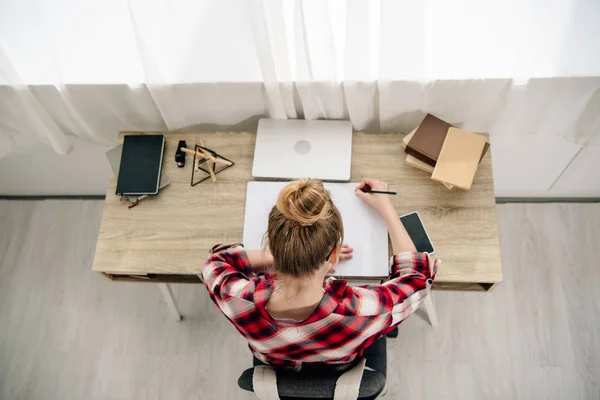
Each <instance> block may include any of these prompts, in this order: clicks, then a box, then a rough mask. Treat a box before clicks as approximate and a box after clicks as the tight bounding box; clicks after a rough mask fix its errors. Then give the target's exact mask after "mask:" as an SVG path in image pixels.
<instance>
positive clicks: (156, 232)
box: [92, 132, 502, 289]
mask: <svg viewBox="0 0 600 400" xmlns="http://www.w3.org/2000/svg"><path fill="white" fill-rule="evenodd" d="M133 133H141V132H122V133H121V134H120V135H119V138H118V139H117V142H118V143H122V141H123V135H124V134H133ZM154 133H155V132H154ZM403 136H404V135H403V134H398V133H383V134H379V133H361V132H355V133H354V135H353V148H352V177H351V181H359V180H360V179H362V178H363V177H365V176H368V177H373V178H378V179H381V180H384V181H386V182H388V183H389V186H390V187H391V188H393V189H394V190H395V191H397V192H398V195H397V196H393V201H394V205H395V206H396V210H397V211H398V214H399V215H402V214H406V213H408V212H411V211H418V212H419V214H420V215H421V218H422V219H423V220H424V223H425V226H426V227H427V231H428V233H429V234H430V236H431V238H432V240H433V243H434V245H435V247H436V257H437V258H440V259H442V261H443V263H442V266H441V267H440V269H439V271H438V275H437V279H436V286H439V287H443V286H444V285H445V284H448V285H454V288H457V289H460V288H461V284H483V288H485V289H487V288H488V287H489V286H491V285H492V284H494V283H498V282H501V281H502V269H501V264H500V249H499V244H498V227H497V222H496V204H495V199H494V185H493V177H492V164H491V155H490V153H491V152H488V153H487V154H486V156H485V157H484V158H483V160H482V162H481V165H480V167H479V170H478V171H477V174H476V176H475V180H474V183H473V187H472V188H471V190H469V191H462V190H459V189H452V190H448V189H446V188H445V187H444V186H443V185H442V184H440V183H439V182H435V181H432V180H431V179H430V177H429V176H428V174H427V173H425V172H422V171H419V170H417V169H415V168H412V167H409V166H407V165H405V163H404V158H405V153H404V150H403V148H402V145H401V139H402V137H403ZM200 138H202V139H203V140H204V141H205V143H206V146H207V147H209V148H211V149H213V150H214V151H216V152H218V153H220V154H222V155H223V156H224V157H227V158H229V159H230V160H232V161H234V162H235V165H234V166H233V167H231V168H229V169H227V170H226V171H223V172H222V173H220V174H218V179H217V182H216V183H213V182H212V181H211V180H210V179H209V180H207V181H205V182H203V183H201V184H199V185H196V186H194V187H191V186H190V178H191V168H192V158H193V157H192V156H190V155H187V156H186V165H185V167H184V168H177V166H176V165H175V161H174V154H175V150H176V147H177V143H178V141H179V140H182V139H185V140H186V141H187V145H188V147H192V146H193V144H194V143H197V142H198V141H199V139H200ZM255 138H256V135H255V134H254V133H247V132H243V133H175V132H174V133H168V134H167V141H166V149H165V156H164V162H163V168H164V171H165V172H166V174H167V176H168V177H169V179H170V180H171V184H170V185H169V186H167V187H166V188H164V189H162V190H161V191H160V194H159V195H158V196H156V197H151V198H147V199H145V200H143V201H142V202H141V203H140V204H139V205H138V206H137V207H134V208H132V209H128V208H127V203H125V202H120V201H119V197H118V196H116V195H115V188H116V184H117V178H116V176H115V175H114V174H112V173H111V176H110V179H109V183H108V189H107V194H106V200H105V203H104V214H103V216H102V222H101V225H100V233H99V237H98V244H97V247H96V256H95V258H94V264H93V267H92V270H94V271H98V272H104V273H105V274H106V275H107V276H119V275H142V276H143V275H145V274H166V275H195V274H198V273H199V272H200V269H201V266H202V264H203V262H204V260H205V258H206V256H207V253H208V250H209V249H210V248H211V247H212V246H214V245H215V244H217V243H228V242H236V241H241V239H242V231H243V221H244V205H245V196H246V183H247V182H248V181H250V180H253V179H254V178H252V175H251V171H252V159H253V157H254V143H255ZM447 287H449V288H453V287H451V286H447Z"/></svg>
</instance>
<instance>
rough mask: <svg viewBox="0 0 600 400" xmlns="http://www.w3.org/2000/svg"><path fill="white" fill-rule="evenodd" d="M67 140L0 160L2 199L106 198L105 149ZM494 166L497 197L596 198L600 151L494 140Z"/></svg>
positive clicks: (599, 185) (540, 140) (23, 149)
mask: <svg viewBox="0 0 600 400" xmlns="http://www.w3.org/2000/svg"><path fill="white" fill-rule="evenodd" d="M71 139H72V142H73V144H74V150H73V151H72V152H71V153H70V154H69V155H66V156H61V155H58V154H56V153H55V152H54V151H53V150H52V149H50V148H49V147H46V146H43V145H39V144H38V145H29V146H19V147H18V149H17V150H15V151H14V152H12V153H9V154H8V155H6V156H5V157H2V158H0V195H104V194H105V193H106V184H107V181H108V176H109V173H110V165H109V164H108V162H107V161H106V158H105V155H104V153H105V152H106V150H107V148H106V147H102V146H98V145H93V144H89V143H87V142H83V141H81V140H79V139H75V138H71ZM573 157H574V158H573ZM492 161H493V166H494V181H495V188H496V196H497V197H600V179H598V177H597V176H598V175H597V173H596V171H600V146H590V147H586V148H585V149H582V150H580V147H579V146H577V145H573V144H570V143H568V142H566V141H561V140H559V139H556V140H551V139H543V138H534V137H532V138H526V139H519V140H517V139H516V138H502V137H501V138H498V139H495V138H492ZM563 171H564V172H563ZM557 178H558V179H557ZM549 188H550V190H549Z"/></svg>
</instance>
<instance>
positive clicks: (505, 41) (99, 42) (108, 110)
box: [0, 0, 600, 154]
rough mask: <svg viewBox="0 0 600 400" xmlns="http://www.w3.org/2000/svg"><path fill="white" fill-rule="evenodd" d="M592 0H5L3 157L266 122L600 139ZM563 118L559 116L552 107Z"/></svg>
mask: <svg viewBox="0 0 600 400" xmlns="http://www.w3.org/2000/svg"><path fill="white" fill-rule="evenodd" d="M598 20H600V2H598V1H596V0H553V1H547V0H527V1H518V0H508V1H507V0H493V1H484V2H482V1H478V0H455V1H446V0H424V1H414V2H410V1H398V0H327V1H324V0H320V1H318V0H218V1H217V0H185V1H184V0H150V1H149V0H129V1H127V0H103V1H92V0H55V1H52V2H49V1H45V0H19V1H12V2H11V1H4V2H0V154H3V153H6V152H8V151H10V149H11V148H14V146H17V145H19V144H20V143H24V142H28V141H42V142H45V143H47V144H48V145H49V146H51V147H52V148H54V149H55V150H56V151H57V152H58V153H62V154H66V153H68V152H69V151H70V149H71V144H70V142H69V137H70V136H71V135H74V136H78V137H81V138H83V139H85V140H88V141H91V142H94V143H99V144H106V145H108V144H110V143H112V142H113V140H114V137H115V136H116V134H117V132H118V131H119V130H126V129H136V130H165V129H170V130H176V129H202V130H254V129H255V128H256V122H257V120H258V119H259V118H260V117H262V116H268V117H271V118H307V119H316V118H328V119H349V120H350V121H352V123H353V125H354V127H355V129H356V130H371V131H408V130H410V129H412V128H414V127H415V126H416V125H417V124H418V123H419V121H420V120H421V119H422V118H423V116H424V114H425V113H427V112H430V113H433V114H435V115H437V116H439V117H440V118H443V119H445V120H447V121H448V122H451V123H454V124H457V125H459V126H461V127H463V128H465V129H469V130H474V131H487V132H491V133H492V135H493V136H496V137H498V136H515V137H518V136H523V135H528V136H547V135H551V136H553V137H557V138H561V139H564V140H566V141H568V142H570V143H573V144H576V145H579V146H600V138H599V137H598V136H599V135H598V134H597V132H598V131H599V130H600V113H599V110H600V56H599V54H600V41H599V40H598V38H600V24H598V23H597V21H598ZM557 116H559V117H560V118H557Z"/></svg>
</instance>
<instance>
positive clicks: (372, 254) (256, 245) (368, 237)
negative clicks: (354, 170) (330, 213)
mask: <svg viewBox="0 0 600 400" xmlns="http://www.w3.org/2000/svg"><path fill="white" fill-rule="evenodd" d="M287 183H288V182H248V188H247V191H246V213H245V217H244V246H245V248H246V249H261V248H262V239H263V236H264V234H265V232H266V231H267V220H268V216H269V212H270V211H271V209H272V208H273V206H274V205H275V202H276V201H277V196H278V195H279V192H280V191H281V189H282V188H283V187H284V186H285V185H286V184H287ZM357 186H358V183H325V187H326V188H327V189H328V190H329V191H330V192H331V196H332V199H333V202H334V203H335V205H336V206H337V207H338V209H339V210H340V213H341V214H342V220H343V222H344V242H345V243H348V244H349V245H350V246H352V247H353V248H354V257H353V258H352V259H351V260H348V261H343V262H341V263H340V264H338V265H337V266H336V273H335V275H336V276H345V277H387V276H388V269H389V259H388V232H387V226H386V223H385V220H384V219H383V218H382V217H381V216H380V215H379V213H377V211H375V210H374V209H372V208H371V207H369V206H368V205H367V204H365V203H364V202H363V201H362V200H360V199H359V198H358V197H357V196H356V193H355V192H354V189H355V188H356V187H357Z"/></svg>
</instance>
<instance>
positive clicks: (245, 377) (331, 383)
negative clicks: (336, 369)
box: [238, 368, 386, 400]
mask: <svg viewBox="0 0 600 400" xmlns="http://www.w3.org/2000/svg"><path fill="white" fill-rule="evenodd" d="M340 375H341V373H332V374H320V375H311V376H307V375H305V374H302V373H299V372H293V371H289V372H287V371H286V372H283V371H279V372H277V391H278V393H279V396H280V398H281V399H282V400H287V399H300V400H301V399H333V395H334V391H335V385H336V381H337V379H338V378H339V377H340ZM253 377H254V368H248V369H247V370H245V371H244V372H243V373H242V375H240V377H239V379H238V385H239V387H240V388H242V389H244V390H248V391H254V388H253ZM385 383H386V382H385V376H384V375H383V374H382V373H380V372H377V371H373V370H370V369H365V370H364V371H363V375H362V379H361V381H360V388H359V392H358V395H359V397H358V399H360V400H367V399H375V398H377V397H378V396H379V395H380V394H381V393H382V392H383V391H384V390H385Z"/></svg>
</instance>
